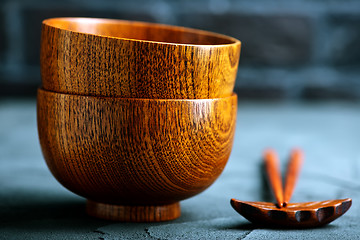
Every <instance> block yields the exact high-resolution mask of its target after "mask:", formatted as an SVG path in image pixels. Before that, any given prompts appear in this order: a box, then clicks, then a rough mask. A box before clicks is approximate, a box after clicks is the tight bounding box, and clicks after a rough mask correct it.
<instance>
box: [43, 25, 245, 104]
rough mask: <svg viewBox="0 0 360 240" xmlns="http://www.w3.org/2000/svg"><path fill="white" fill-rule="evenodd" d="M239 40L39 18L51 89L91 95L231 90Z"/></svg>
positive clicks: (206, 94) (165, 95) (180, 95)
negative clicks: (41, 20)
mask: <svg viewBox="0 0 360 240" xmlns="http://www.w3.org/2000/svg"><path fill="white" fill-rule="evenodd" d="M240 45H241V44H240V41H238V40H237V39H234V38H231V37H227V36H224V35H220V34H215V33H211V32H206V31H201V30H195V29H189V28H183V27H174V26H167V25H161V24H150V23H143V22H132V21H123V20H110V19H108V20H106V19H91V18H55V19H47V20H45V21H43V24H42V37H41V59H40V61H41V77H42V84H43V88H44V89H46V90H50V91H54V92H60V93H71V94H79V95H91V96H109V97H123V98H154V99H210V98H218V97H227V96H231V94H232V92H233V89H234V85H235V79H236V74H237V68H238V61H239V56H240Z"/></svg>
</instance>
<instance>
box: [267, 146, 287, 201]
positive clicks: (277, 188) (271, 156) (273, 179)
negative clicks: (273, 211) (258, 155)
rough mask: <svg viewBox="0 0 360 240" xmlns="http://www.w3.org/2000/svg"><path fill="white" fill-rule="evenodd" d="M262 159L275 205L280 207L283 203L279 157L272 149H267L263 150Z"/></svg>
mask: <svg viewBox="0 0 360 240" xmlns="http://www.w3.org/2000/svg"><path fill="white" fill-rule="evenodd" d="M264 161H265V168H266V172H267V176H268V180H269V182H270V186H271V189H272V192H273V194H274V196H275V199H276V202H277V207H278V208H282V207H283V204H284V196H283V187H282V181H281V176H280V171H279V158H278V156H277V154H276V152H275V151H274V150H272V149H267V150H265V152H264Z"/></svg>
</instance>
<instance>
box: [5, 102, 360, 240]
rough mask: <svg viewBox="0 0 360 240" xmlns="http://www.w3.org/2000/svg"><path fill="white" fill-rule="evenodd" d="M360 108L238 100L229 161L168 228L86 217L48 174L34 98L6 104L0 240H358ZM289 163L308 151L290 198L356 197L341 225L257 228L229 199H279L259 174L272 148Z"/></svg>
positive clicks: (77, 199)
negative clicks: (294, 151) (293, 154)
mask: <svg viewBox="0 0 360 240" xmlns="http://www.w3.org/2000/svg"><path fill="white" fill-rule="evenodd" d="M359 123H360V104H359V103H349V102H348V103H345V102H342V103H339V102H327V103H271V102H267V103H264V102H239V112H238V125H237V132H236V138H235V142H234V148H233V152H232V155H231V158H230V159H229V163H228V165H227V167H226V169H225V171H224V173H223V174H222V175H221V176H220V178H219V179H218V180H217V181H216V182H215V183H214V184H213V185H212V186H211V187H210V188H209V189H208V190H206V191H205V192H203V193H201V194H199V195H197V196H195V197H193V198H190V199H188V200H185V201H182V203H181V206H182V216H181V217H180V218H179V219H177V220H174V221H171V222H165V223H154V224H149V223H141V224H135V223H117V222H110V221H105V220H99V219H95V218H91V217H88V216H87V215H86V214H85V212H84V205H85V200H84V199H83V198H81V197H79V196H76V195H74V194H72V193H71V192H69V191H68V190H66V189H65V188H63V187H62V186H61V185H60V184H59V183H57V182H56V180H55V179H54V178H53V177H52V176H51V174H50V172H49V170H48V169H47V167H46V165H45V162H44V160H43V158H42V155H41V150H40V147H39V143H38V137H37V130H36V113H35V101H24V100H10V99H9V100H2V101H0V239H310V238H311V239H312V238H315V239H360V223H359V221H358V219H359V214H360V207H359V204H358V202H359V200H360V181H359V179H360V149H359V144H360V124H359ZM269 146H270V147H273V148H275V149H276V150H277V151H278V152H279V156H280V157H281V163H282V165H285V161H286V158H287V156H288V153H289V151H290V149H291V148H292V147H293V146H299V147H302V148H303V149H304V151H305V154H306V159H305V163H304V165H303V170H302V172H301V174H300V179H299V182H298V184H297V187H296V189H295V192H294V195H293V198H292V201H293V202H300V201H316V200H326V199H335V198H346V197H351V198H353V206H352V207H351V208H350V210H349V211H348V212H347V213H346V214H345V215H344V216H343V217H341V218H340V219H338V220H336V221H334V222H333V223H331V224H330V225H328V226H326V227H323V228H317V229H304V230H280V229H258V228H255V227H254V226H253V225H252V224H250V223H249V222H248V221H247V220H246V219H244V218H243V217H241V216H240V215H238V214H237V213H236V212H235V211H234V210H233V209H232V208H231V206H230V204H229V200H230V199H231V198H237V199H241V200H249V201H251V200H253V201H260V200H264V201H272V198H271V195H270V194H269V191H268V189H267V186H266V182H265V181H264V174H263V172H262V171H261V153H262V151H263V150H264V148H266V147H269Z"/></svg>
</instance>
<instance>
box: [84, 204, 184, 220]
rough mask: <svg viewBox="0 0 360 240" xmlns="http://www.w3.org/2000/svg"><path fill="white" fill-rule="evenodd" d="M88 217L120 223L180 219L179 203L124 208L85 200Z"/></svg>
mask: <svg viewBox="0 0 360 240" xmlns="http://www.w3.org/2000/svg"><path fill="white" fill-rule="evenodd" d="M86 212H87V214H88V215H90V216H93V217H97V218H103V219H107V220H114V221H122V222H161V221H168V220H173V219H176V218H178V217H180V213H181V211H180V203H179V202H176V203H172V204H167V205H152V206H130V205H127V206H124V205H115V204H107V203H99V202H93V201H91V200H87V203H86Z"/></svg>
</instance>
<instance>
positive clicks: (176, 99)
mask: <svg viewBox="0 0 360 240" xmlns="http://www.w3.org/2000/svg"><path fill="white" fill-rule="evenodd" d="M40 92H41V93H45V94H51V95H58V96H67V97H78V98H90V99H91V98H94V99H97V100H116V101H121V100H124V101H134V102H136V101H140V102H208V101H220V100H225V99H231V98H237V94H236V93H235V92H233V93H232V94H231V95H229V96H225V97H217V98H194V99H189V98H184V99H178V98H174V99H172V98H129V97H127V98H122V97H103V96H93V95H81V94H71V93H62V92H55V91H51V90H47V89H44V88H42V87H39V88H38V90H37V93H38V94H39V93H40Z"/></svg>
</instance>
